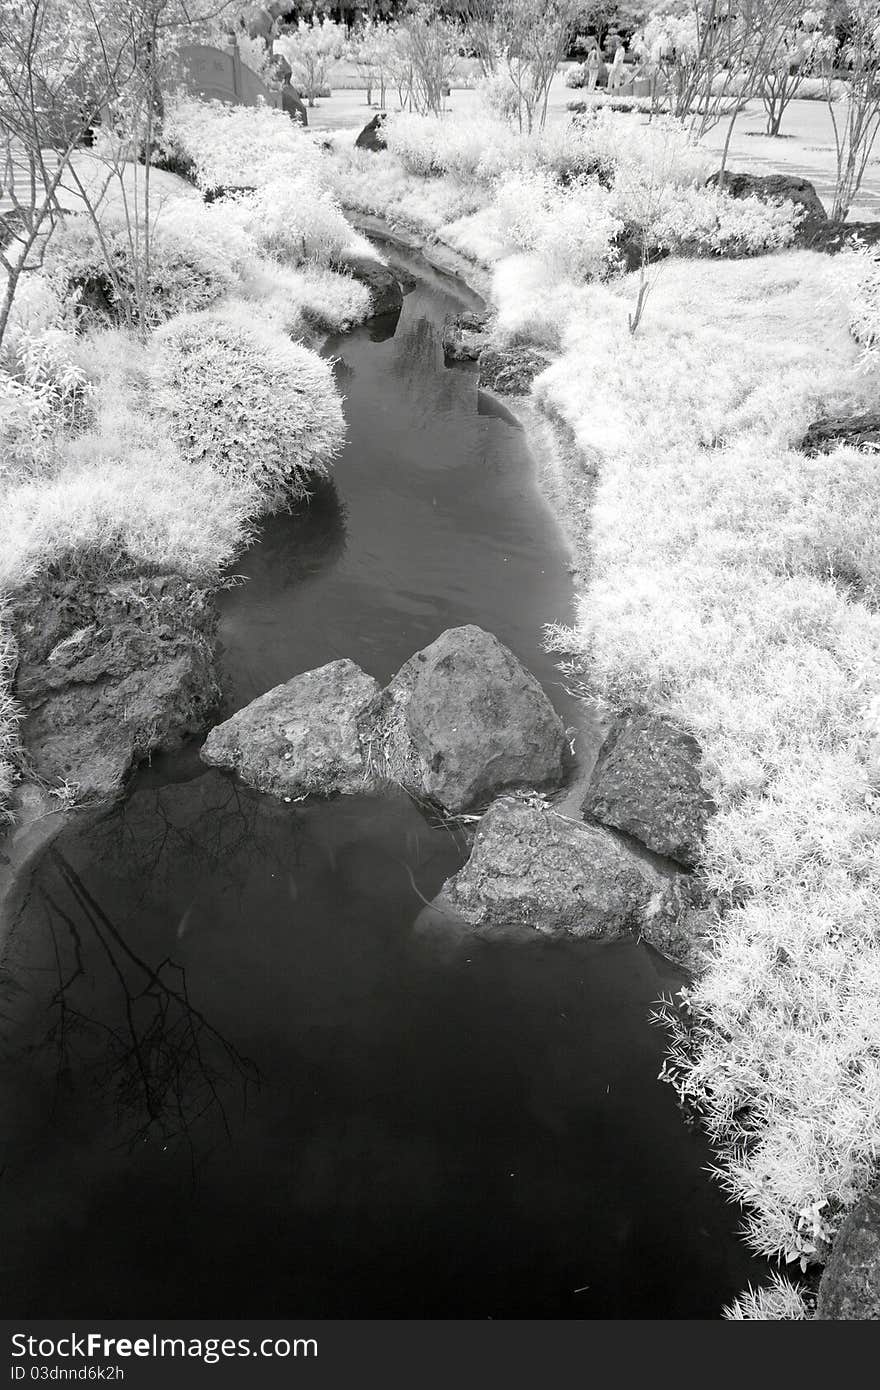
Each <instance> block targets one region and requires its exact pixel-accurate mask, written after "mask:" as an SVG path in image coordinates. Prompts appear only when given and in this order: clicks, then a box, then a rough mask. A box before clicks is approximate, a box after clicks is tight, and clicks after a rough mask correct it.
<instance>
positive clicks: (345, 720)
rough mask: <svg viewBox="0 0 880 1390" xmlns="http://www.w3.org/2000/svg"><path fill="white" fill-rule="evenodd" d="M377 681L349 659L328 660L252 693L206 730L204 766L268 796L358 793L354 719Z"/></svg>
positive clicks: (361, 783) (362, 774) (363, 775)
mask: <svg viewBox="0 0 880 1390" xmlns="http://www.w3.org/2000/svg"><path fill="white" fill-rule="evenodd" d="M378 694H379V682H378V681H375V680H373V678H372V676H368V675H366V674H365V672H363V671H362V670H361V669H360V667H359V666H356V665H355V663H354V662H353V661H348V660H342V661H331V662H330V663H329V665H327V666H320V667H318V669H317V670H315V671H306V672H305V673H304V674H303V675H301V676H294V677H293V679H292V680H289V681H286V682H285V684H284V685H276V686H275V688H274V689H273V690H269V691H267V692H266V694H265V695H260V696H259V697H258V699H256V700H253V701H252V702H251V703H250V704H249V705H247V706H246V707H245V708H244V709H242V710H239V711H238V713H237V714H234V715H233V716H232V718H231V719H227V720H226V722H225V723H223V724H218V725H217V726H216V728H214V729H212V730H211V732H210V733H209V735H208V737H207V739H206V740H205V744H204V746H203V748H202V751H201V758H202V761H203V762H205V763H207V764H208V765H209V766H210V767H223V768H228V769H229V770H231V771H234V772H237V773H238V775H239V777H240V778H241V779H242V781H243V782H246V783H247V784H248V786H250V787H255V788H256V790H257V791H261V792H270V793H272V795H273V796H280V797H287V798H289V799H293V798H294V797H302V796H307V795H309V794H310V793H312V792H317V793H319V794H320V795H324V796H329V795H330V794H331V793H333V792H358V791H364V790H365V788H366V786H367V784H368V773H367V766H366V763H365V760H364V752H363V748H362V745H361V740H360V735H359V731H358V721H359V719H360V717H361V716H362V715H363V713H364V711H365V710H366V709H367V708H369V706H370V705H371V704H372V702H373V701H374V700H375V698H376V696H377V695H378Z"/></svg>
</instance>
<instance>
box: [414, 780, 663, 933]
mask: <svg viewBox="0 0 880 1390" xmlns="http://www.w3.org/2000/svg"><path fill="white" fill-rule="evenodd" d="M683 883H684V880H683V879H682V878H680V877H678V876H676V877H674V878H666V877H664V876H663V875H662V874H660V873H658V871H657V870H656V869H654V868H653V867H652V865H650V864H649V863H647V861H645V860H643V859H641V858H639V856H638V855H636V854H635V853H634V852H633V851H632V850H631V849H630V848H629V847H628V846H627V845H625V844H624V843H623V842H622V841H621V840H619V839H618V838H617V837H616V836H615V835H613V834H612V833H611V831H609V830H605V829H603V828H602V827H601V826H595V825H582V824H580V823H579V822H577V821H573V820H570V819H568V817H566V816H561V815H559V814H557V813H556V812H555V811H553V810H551V809H550V808H549V807H548V806H546V805H545V804H544V803H543V802H541V801H540V800H538V799H537V798H535V799H532V800H527V799H524V798H520V797H512V796H508V797H502V798H501V799H500V800H498V801H496V802H494V803H493V804H492V805H491V806H490V807H489V810H488V811H487V812H486V814H485V816H484V817H483V819H482V820H481V822H480V826H479V829H478V831H477V834H476V839H475V841H474V847H473V850H472V852H471V856H470V859H469V860H468V861H467V863H466V864H465V866H464V868H462V869H461V870H459V872H458V873H457V874H455V875H454V877H452V878H450V879H447V881H446V882H445V883H444V885H443V887H442V888H441V890H440V892H439V894H438V895H437V897H436V898H435V899H434V901H433V903H432V904H431V908H432V910H434V911H436V912H439V913H441V914H452V915H454V916H455V917H458V918H460V919H462V920H464V921H465V922H467V923H469V924H470V925H471V926H473V927H479V928H486V929H489V930H504V929H508V928H513V927H531V928H533V929H534V930H535V931H538V932H545V933H551V934H552V933H556V932H567V933H569V934H570V935H572V936H579V937H594V938H600V937H602V938H615V937H620V936H624V935H626V934H628V933H630V932H636V933H638V934H639V935H641V936H643V937H644V938H645V939H646V940H648V941H659V942H660V943H661V945H660V949H662V950H664V951H666V952H667V953H671V952H670V942H671V940H672V939H673V934H672V932H671V930H670V928H671V925H672V924H674V922H675V921H676V919H677V918H678V917H679V916H680V914H681V912H682V910H683V908H684V906H685V903H686V896H685V894H684V892H683ZM681 954H683V952H679V955H681Z"/></svg>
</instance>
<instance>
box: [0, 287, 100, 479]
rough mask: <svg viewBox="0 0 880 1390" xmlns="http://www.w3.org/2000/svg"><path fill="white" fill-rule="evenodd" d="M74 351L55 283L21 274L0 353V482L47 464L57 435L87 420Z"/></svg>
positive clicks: (87, 399) (87, 392)
mask: <svg viewBox="0 0 880 1390" xmlns="http://www.w3.org/2000/svg"><path fill="white" fill-rule="evenodd" d="M76 350H77V344H76V337H75V335H74V333H73V332H72V315H71V314H70V312H69V306H68V305H65V303H64V302H63V300H62V298H61V296H60V295H59V293H58V290H57V287H56V286H55V285H54V284H53V283H52V281H51V280H50V279H48V278H47V277H46V276H45V275H42V274H40V273H38V272H32V273H30V274H28V275H25V276H24V277H23V279H22V280H21V282H20V284H19V288H18V293H17V294H16V298H15V300H14V302H13V306H12V311H11V314H10V318H9V322H8V324H7V328H6V333H5V334H4V338H3V348H2V351H0V442H2V447H0V481H2V480H3V479H4V478H5V479H7V480H8V479H10V478H12V477H16V476H24V475H27V474H30V473H34V472H39V471H41V470H42V469H44V468H45V467H47V466H48V465H49V463H50V461H51V459H52V458H53V456H54V453H55V448H56V444H57V441H58V438H59V437H61V436H63V435H64V434H66V433H68V432H69V431H72V430H75V429H77V428H81V427H82V426H83V425H84V424H85V423H86V421H87V419H88V416H89V410H90V404H91V388H90V386H89V383H88V381H87V379H86V375H85V372H84V371H83V370H82V368H81V367H80V366H79V365H78V363H77V361H76V360H75V358H76Z"/></svg>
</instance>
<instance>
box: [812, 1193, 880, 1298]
mask: <svg viewBox="0 0 880 1390" xmlns="http://www.w3.org/2000/svg"><path fill="white" fill-rule="evenodd" d="M816 1317H817V1318H824V1319H828V1320H832V1319H833V1320H839V1321H849V1322H854V1321H857V1320H866V1321H875V1320H877V1319H880V1188H875V1189H874V1191H873V1192H869V1193H868V1195H867V1196H866V1197H863V1198H862V1200H861V1201H860V1202H858V1203H857V1204H856V1205H855V1206H854V1207H853V1209H852V1211H851V1212H850V1213H849V1215H848V1216H847V1217H846V1219H845V1220H844V1222H843V1225H842V1226H841V1228H840V1230H839V1231H838V1233H837V1236H836V1237H835V1240H834V1244H833V1246H832V1249H831V1258H830V1259H829V1261H828V1263H827V1265H826V1266H825V1270H824V1272H823V1274H822V1282H821V1283H820V1285H819V1298H818V1302H817V1304H816Z"/></svg>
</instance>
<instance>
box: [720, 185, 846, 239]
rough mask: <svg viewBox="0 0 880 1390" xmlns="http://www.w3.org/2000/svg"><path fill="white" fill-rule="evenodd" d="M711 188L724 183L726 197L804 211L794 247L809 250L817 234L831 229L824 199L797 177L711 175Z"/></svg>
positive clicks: (811, 186)
mask: <svg viewBox="0 0 880 1390" xmlns="http://www.w3.org/2000/svg"><path fill="white" fill-rule="evenodd" d="M706 183H707V184H708V185H713V184H714V185H717V184H721V183H723V187H724V190H725V192H726V193H729V194H730V196H731V197H732V198H751V197H756V198H763V199H764V201H765V202H772V201H778V202H786V201H788V202H791V203H794V204H795V205H796V206H797V207H800V208H802V209H803V216H802V217H801V221H800V224H799V226H798V229H797V233H796V235H795V245H798V246H806V245H807V244H808V243H809V242H810V241H812V239H813V238H814V237H815V236H816V235H817V234H822V233H823V232H824V230H825V228H826V227H827V225H828V214H827V212H826V211H825V208H824V205H823V203H822V200H821V198H820V197H819V195H818V193H817V192H816V190H815V188H814V187H813V185H812V184H811V183H810V181H809V179H804V178H800V177H799V176H798V175H796V174H746V173H727V172H726V171H725V173H724V174H723V175H722V174H721V173H720V172H719V173H717V174H712V175H710V177H709V178H708V179H707V180H706Z"/></svg>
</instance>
